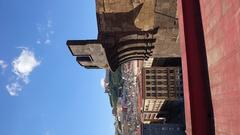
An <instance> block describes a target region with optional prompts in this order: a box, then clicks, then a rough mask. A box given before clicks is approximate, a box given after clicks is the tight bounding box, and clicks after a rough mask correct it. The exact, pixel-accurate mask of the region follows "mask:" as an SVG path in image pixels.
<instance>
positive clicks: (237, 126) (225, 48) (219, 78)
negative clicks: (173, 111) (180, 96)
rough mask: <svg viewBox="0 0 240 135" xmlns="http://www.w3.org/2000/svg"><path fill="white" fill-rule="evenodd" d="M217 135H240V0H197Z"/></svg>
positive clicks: (187, 110)
mask: <svg viewBox="0 0 240 135" xmlns="http://www.w3.org/2000/svg"><path fill="white" fill-rule="evenodd" d="M178 7H179V10H178V13H179V26H180V44H181V50H182V58H183V73H184V75H183V79H184V81H185V82H184V92H185V112H186V125H187V133H188V134H191V113H190V109H191V108H190V103H189V102H190V101H189V93H188V91H189V90H188V85H189V84H188V82H189V81H188V73H187V68H188V67H187V62H186V61H185V57H186V52H185V50H186V49H185V38H184V30H183V29H184V27H183V21H182V10H181V1H178ZM200 7H201V14H202V23H203V29H204V37H205V46H206V51H207V60H208V71H209V79H210V88H211V96H212V104H213V112H214V121H215V133H216V135H223V134H224V135H240V0H200Z"/></svg>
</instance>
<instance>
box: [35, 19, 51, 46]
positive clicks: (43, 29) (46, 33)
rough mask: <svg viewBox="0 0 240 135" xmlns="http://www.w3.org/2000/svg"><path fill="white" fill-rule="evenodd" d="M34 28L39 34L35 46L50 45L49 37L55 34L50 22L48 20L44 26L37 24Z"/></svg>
mask: <svg viewBox="0 0 240 135" xmlns="http://www.w3.org/2000/svg"><path fill="white" fill-rule="evenodd" d="M36 26H37V31H38V34H39V37H38V39H37V40H36V44H46V45H48V44H51V43H52V42H51V36H52V35H53V34H54V33H55V31H54V30H53V22H52V20H51V19H48V20H47V22H46V23H45V24H37V25H36Z"/></svg>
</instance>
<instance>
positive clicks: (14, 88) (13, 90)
mask: <svg viewBox="0 0 240 135" xmlns="http://www.w3.org/2000/svg"><path fill="white" fill-rule="evenodd" d="M6 89H7V91H8V93H9V94H10V95H11V96H17V95H18V92H20V91H22V85H20V84H19V83H18V82H13V83H11V84H8V85H7V86H6Z"/></svg>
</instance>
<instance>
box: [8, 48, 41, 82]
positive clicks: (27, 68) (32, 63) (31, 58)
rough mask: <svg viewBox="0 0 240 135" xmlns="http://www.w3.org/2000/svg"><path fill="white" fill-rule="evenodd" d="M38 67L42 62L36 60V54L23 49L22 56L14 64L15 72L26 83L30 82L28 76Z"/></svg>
mask: <svg viewBox="0 0 240 135" xmlns="http://www.w3.org/2000/svg"><path fill="white" fill-rule="evenodd" d="M38 65H40V62H39V61H38V60H37V59H36V58H35V55H34V53H33V52H31V51H29V50H28V49H26V48H24V49H22V52H21V54H20V56H19V57H17V58H16V59H15V60H14V61H13V62H12V66H13V72H14V73H15V74H16V75H17V76H18V77H19V78H21V79H22V80H23V81H24V82H25V83H28V82H29V79H28V76H29V75H30V73H31V72H32V71H33V70H34V68H36V67H37V66H38Z"/></svg>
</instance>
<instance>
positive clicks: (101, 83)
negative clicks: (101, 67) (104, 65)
mask: <svg viewBox="0 0 240 135" xmlns="http://www.w3.org/2000/svg"><path fill="white" fill-rule="evenodd" d="M104 84H105V79H104V78H102V79H101V80H100V85H101V87H102V88H104ZM104 89H105V88H104Z"/></svg>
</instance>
